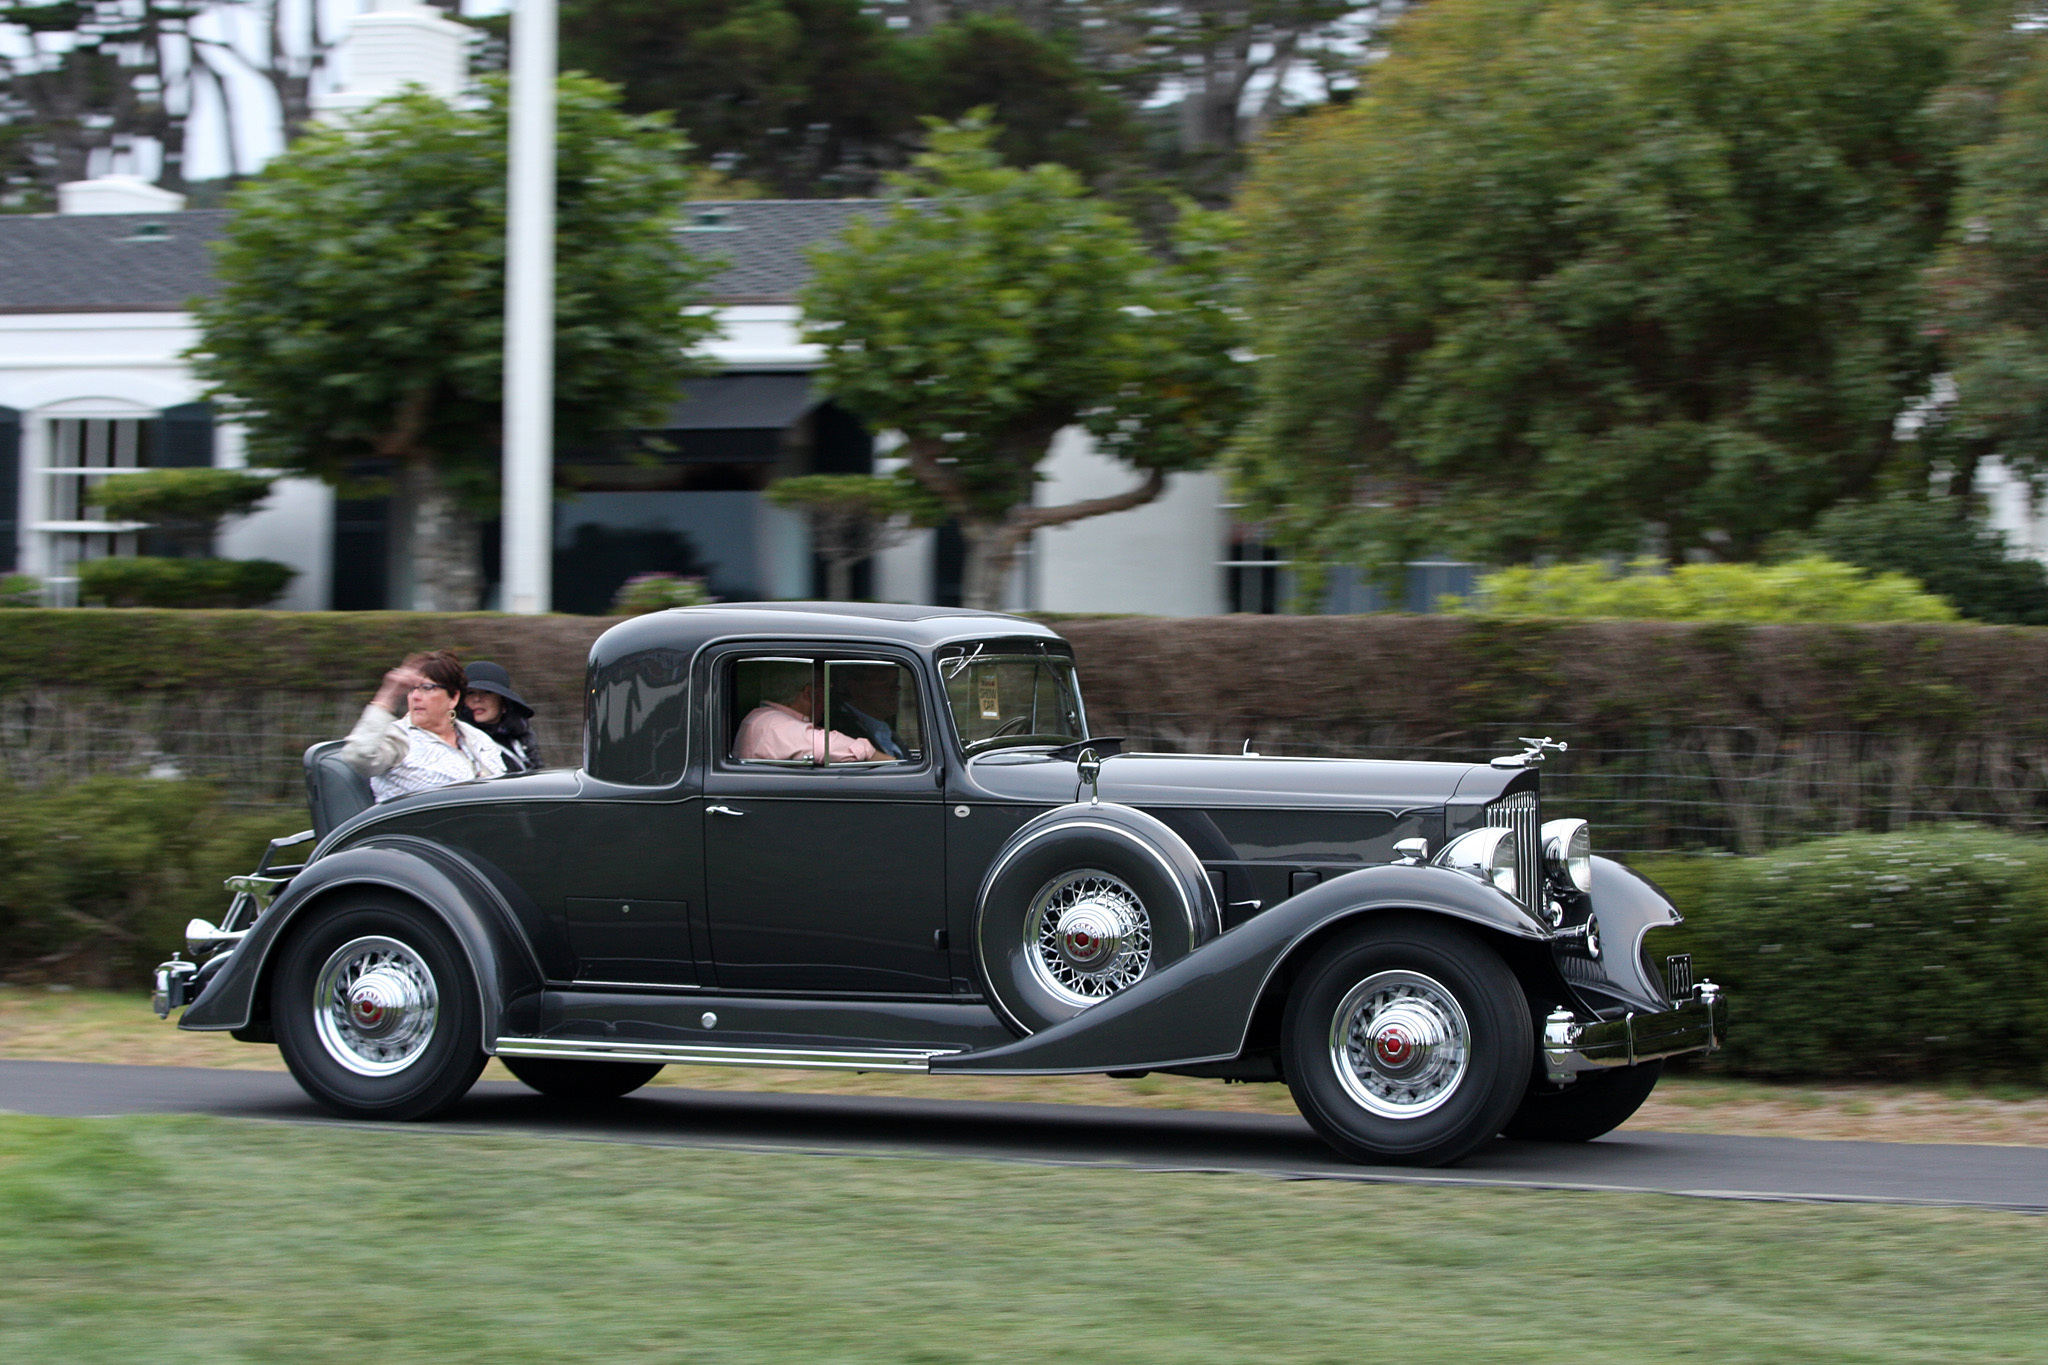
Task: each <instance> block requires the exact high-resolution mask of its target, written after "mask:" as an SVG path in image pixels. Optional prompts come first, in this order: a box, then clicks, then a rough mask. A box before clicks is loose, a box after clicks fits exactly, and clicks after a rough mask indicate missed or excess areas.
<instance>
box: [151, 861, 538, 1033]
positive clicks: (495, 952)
mask: <svg viewBox="0 0 2048 1365" xmlns="http://www.w3.org/2000/svg"><path fill="white" fill-rule="evenodd" d="M350 887H376V888H378V889H380V890H386V891H395V892H397V893H399V894H400V895H403V896H407V897H410V898H411V899H413V900H416V901H418V902H420V904H422V905H424V906H426V907H427V909H429V910H431V911H433V912H434V913H435V914H436V915H439V916H440V917H441V920H442V922H443V923H445V924H446V925H447V926H448V928H449V930H450V931H451V932H453V933H454V935H455V938H456V941H457V942H458V943H460V944H461V945H462V952H463V956H464V957H465V958H466V959H467V960H468V963H469V968H470V972H471V975H472V976H473V978H474V980H475V983H476V989H477V996H478V998H479V999H480V1000H481V1001H482V1002H483V1011H484V1012H483V1018H484V1039H485V1050H486V1051H488V1050H489V1049H490V1040H491V1039H493V1038H496V1037H498V1036H499V1035H500V1034H502V1033H508V1032H511V1033H518V1032H533V1031H535V1029H532V1028H527V1029H521V1028H519V1027H516V1026H515V1025H516V1023H517V1021H516V1020H514V1019H510V1018H508V1009H511V1010H516V1009H517V1008H518V1006H519V1005H520V1004H521V1002H524V1001H532V1002H538V1000H539V998H540V991H541V989H542V985H543V981H544V978H543V975H542V972H541V967H540V961H539V959H538V958H537V957H536V956H535V955H534V951H533V947H532V945H531V944H529V943H528V942H527V941H526V938H525V936H524V934H522V933H521V932H520V930H519V928H518V922H517V920H516V919H514V917H513V915H512V911H511V908H510V907H509V906H507V905H506V904H505V903H504V899H503V897H501V896H500V895H499V894H498V891H497V889H496V888H495V887H493V886H492V885H491V884H490V882H489V880H488V879H487V878H485V877H484V876H483V875H481V874H480V873H479V872H478V871H477V870H476V869H475V868H472V867H470V866H469V865H468V864H467V863H466V862H464V861H463V859H462V858H461V857H460V856H459V855H457V854H455V853H453V852H451V851H449V850H448V849H446V848H443V847H442V846H441V845H439V844H435V843H431V842H429V841H427V840H425V839H419V838H414V837H412V836H410V835H399V834H392V835H385V836H382V837H381V838H371V839H368V840H365V841H364V842H363V843H360V844H357V845H354V846H353V847H350V848H346V849H343V850H342V851H341V852H339V853H334V854H330V855H329V856H327V857H325V858H321V859H320V860H318V861H317V862H315V863H313V864H312V865H311V866H309V867H307V868H306V870H305V871H303V872H301V873H299V874H298V875H297V876H296V877H294V878H292V884H291V886H290V887H288V888H287V889H286V891H285V894H284V895H282V896H280V897H279V898H278V899H277V900H276V901H275V902H274V903H273V904H272V905H271V907H270V908H269V909H268V910H266V911H264V912H263V914H262V915H261V916H259V917H258V919H257V921H256V923H255V925H254V926H253V927H252V928H251V929H250V930H249V933H248V935H247V936H246V937H244V938H243V939H242V941H241V943H240V944H238V945H237V946H236V948H235V950H234V955H233V956H232V957H231V958H230V959H229V960H228V963H227V965H226V966H225V967H223V968H221V969H220V970H219V971H218V972H216V973H215V974H214V976H213V979H212V980H211V981H209V982H208V983H207V986H206V989H205V990H204V991H203V992H202V993H201V994H200V996H199V998H198V999H197V1000H195V1001H193V1002H192V1003H191V1005H189V1006H187V1007H186V1010H185V1013H184V1015H183V1016H182V1017H181V1018H180V1019H179V1020H178V1027H179V1028H182V1029H193V1030H195V1031H217V1030H224V1029H241V1028H247V1027H248V1026H249V1024H250V1022H251V1021H252V1019H253V1018H254V1017H255V1013H256V1010H255V1006H256V1000H257V998H258V993H259V991H260V990H261V988H262V986H263V983H264V982H265V980H266V979H267V978H268V975H269V971H270V966H271V963H272V961H273V960H274V957H275V950H276V947H277V944H278V942H279V941H280V940H281V939H283V937H284V935H285V933H286V932H287V931H288V930H289V929H290V928H291V926H292V924H293V923H295V922H296V921H297V920H298V918H299V917H300V916H301V915H302V914H304V913H305V912H306V910H307V907H309V906H312V905H315V904H317V903H318V902H319V901H321V900H323V899H324V898H326V897H327V896H330V895H332V894H334V893H336V892H339V891H343V890H346V889H348V888H350ZM534 1022H535V1023H536V1024H537V1022H538V1021H537V1020H536V1021H534Z"/></svg>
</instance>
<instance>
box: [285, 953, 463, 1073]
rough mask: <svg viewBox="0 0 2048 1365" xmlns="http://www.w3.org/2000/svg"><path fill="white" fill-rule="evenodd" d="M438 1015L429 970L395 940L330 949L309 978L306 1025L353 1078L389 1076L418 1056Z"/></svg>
mask: <svg viewBox="0 0 2048 1365" xmlns="http://www.w3.org/2000/svg"><path fill="white" fill-rule="evenodd" d="M440 1016H441V995H440V992H439V990H438V989H437V988H436V987H435V985H434V974H433V973H432V972H431V971H428V970H427V964H426V963H425V962H423V961H421V959H420V955H419V954H418V953H416V952H414V951H413V950H412V949H411V948H409V947H407V946H406V945H405V944H403V943H400V942H399V941H398V940H397V939H395V938H359V939H354V940H352V941H350V942H348V943H344V944H342V945H341V947H339V948H336V949H335V950H334V953H333V955H332V956H330V957H329V958H328V959H327V964H326V965H325V966H323V967H322V968H321V969H320V975H319V976H318V977H317V978H315V980H314V983H313V1027H314V1031H315V1032H317V1033H318V1034H319V1035H320V1043H321V1046H323V1047H325V1048H326V1049H327V1055H328V1056H330V1057H332V1058H333V1059H334V1060H335V1061H336V1062H339V1063H340V1064H341V1065H342V1066H344V1067H347V1068H348V1069H349V1070H350V1071H353V1072H355V1073H356V1074H357V1075H359V1076H390V1075H395V1074H396V1073H398V1072H400V1071H403V1070H405V1069H406V1068H407V1067H408V1066H411V1065H412V1064H413V1063H414V1062H415V1061H417V1060H418V1059H419V1055H420V1054H421V1053H422V1052H424V1051H425V1050H426V1047H427V1044H428V1043H429V1042H431V1041H432V1040H433V1037H434V1025H435V1023H436V1021H437V1020H439V1018H440Z"/></svg>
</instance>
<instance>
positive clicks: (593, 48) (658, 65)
mask: <svg viewBox="0 0 2048 1365" xmlns="http://www.w3.org/2000/svg"><path fill="white" fill-rule="evenodd" d="M562 65H563V67H564V68H565V69H580V70H584V71H593V72H596V73H597V74H599V75H601V76H603V77H604V78H605V79H606V80H609V81H614V82H617V83H618V85H619V86H620V88H621V90H622V92H623V95H624V98H625V103H626V107H627V108H628V109H630V110H632V111H634V112H635V113H654V112H658V111H667V112H669V113H671V114H672V115H673V116H674V119H675V122H676V126H677V127H679V128H681V129H682V130H683V131H684V132H685V133H687V134H688V135H689V138H690V141H691V142H692V144H694V146H695V148H696V151H697V154H698V155H700V156H703V157H706V158H709V159H710V160H711V162H712V164H713V165H715V166H717V167H719V168H721V169H723V170H726V171H728V172H730V173H731V174H733V175H737V176H739V177H741V178H742V179H744V180H749V181H752V182H755V183H757V184H759V185H761V186H763V187H764V188H766V189H767V190H768V191H769V192H771V193H773V194H776V195H782V196H788V197H796V198H808V197H811V196H819V195H822V196H827V197H830V196H835V195H839V196H850V195H860V194H864V193H867V192H869V191H870V190H871V189H872V187H873V184H874V182H875V177H876V176H877V174H878V173H879V172H880V170H882V169H886V168H887V167H890V166H893V165H896V164H898V163H899V161H900V159H901V157H902V147H901V142H902V140H903V139H905V138H906V137H907V136H909V135H911V134H914V133H915V132H916V129H917V122H916V115H917V108H916V103H915V99H914V97H913V95H912V93H911V92H912V90H913V88H914V80H913V74H912V71H911V68H910V64H909V63H908V62H907V61H906V53H905V52H904V50H903V48H902V45H901V44H900V43H899V42H898V41H897V40H896V39H895V38H894V37H893V36H892V35H891V34H890V32H889V30H888V29H887V27H886V26H885V25H884V24H883V23H882V21H881V20H880V19H879V18H878V17H876V16H874V15H872V14H870V13H868V12H866V11H865V9H864V8H863V6H862V5H861V4H860V3H859V0H569V2H568V3H566V4H564V5H563V6H562Z"/></svg>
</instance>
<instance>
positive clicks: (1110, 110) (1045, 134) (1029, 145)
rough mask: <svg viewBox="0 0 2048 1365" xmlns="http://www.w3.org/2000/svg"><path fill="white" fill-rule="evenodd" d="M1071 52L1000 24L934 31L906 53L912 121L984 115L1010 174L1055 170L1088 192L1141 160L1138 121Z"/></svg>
mask: <svg viewBox="0 0 2048 1365" xmlns="http://www.w3.org/2000/svg"><path fill="white" fill-rule="evenodd" d="M1077 46H1078V45H1077V44H1075V43H1072V42H1069V41H1064V40H1062V39H1060V38H1057V37H1047V36H1044V35H1041V34H1039V33H1035V32H1033V31H1032V30H1031V29H1030V28H1029V27H1027V26H1026V25H1025V24H1023V23H1022V22H1020V21H1019V20H1017V19H1015V18H1012V17H1009V16H1006V15H985V14H968V15H965V16H964V17H962V18H960V19H959V20H957V21H956V22H953V23H948V24H942V25H940V26H939V27H937V28H935V29H933V30H932V31H931V32H930V33H928V34H925V35H923V36H921V37H919V38H916V39H913V40H911V41H910V43H909V45H908V57H909V61H910V70H911V72H912V79H913V82H914V92H915V97H916V100H917V108H918V112H920V113H923V114H926V115H929V116H933V117H937V118H941V119H947V120H958V119H962V118H965V117H966V116H968V115H969V114H971V113H973V112H974V111H975V110H977V109H986V110H988V111H989V115H990V119H991V121H992V122H993V123H994V124H995V126H996V127H997V129H998V130H999V131H998V132H997V134H996V141H995V148H996V150H997V151H998V152H1000V153H1002V156H1003V159H1004V160H1005V161H1007V162H1009V163H1010V164H1011V165H1013V166H1035V165H1037V164H1039V163H1040V162H1043V161H1057V162H1059V163H1060V164H1061V165H1063V166H1068V167H1071V168H1072V169H1073V170H1075V171H1076V172H1078V173H1079V174H1080V175H1081V176H1082V177H1083V178H1084V179H1086V180H1089V181H1091V182H1099V181H1102V180H1104V179H1107V178H1110V177H1111V176H1113V175H1114V174H1116V173H1117V172H1118V171H1119V170H1121V169H1123V168H1125V167H1126V166H1127V165H1128V164H1129V163H1131V162H1132V161H1134V160H1135V159H1136V158H1137V157H1139V156H1140V155H1142V148H1141V146H1140V143H1139V130H1138V128H1137V119H1136V117H1135V114H1134V111H1133V110H1132V109H1131V108H1130V107H1129V105H1127V104H1126V102H1125V100H1124V99H1122V98H1120V97H1119V92H1118V91H1117V90H1115V89H1114V88H1112V87H1111V86H1110V85H1109V84H1108V83H1107V82H1106V81H1104V80H1103V79H1102V78H1101V76H1100V75H1099V74H1098V73H1096V72H1094V71H1091V70H1090V68H1089V67H1088V65H1087V63H1086V60H1085V58H1084V56H1083V55H1082V53H1081V52H1079V51H1077V50H1076V49H1077Z"/></svg>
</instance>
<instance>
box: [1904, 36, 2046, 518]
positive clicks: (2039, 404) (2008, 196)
mask: <svg viewBox="0 0 2048 1365" xmlns="http://www.w3.org/2000/svg"><path fill="white" fill-rule="evenodd" d="M2005 27H2006V29H2007V31H2006V32H2004V33H2002V34H2001V35H2000V36H1999V38H1998V39H1997V40H1996V41H1994V42H1992V43H1990V44H1988V45H1987V46H1988V47H1989V49H1990V52H1991V53H1992V54H1994V55H1993V58H1992V59H1991V60H1987V61H1985V62H1984V63H1983V65H1984V66H1985V68H1986V69H1985V70H1983V71H1981V72H1978V73H1974V74H1977V75H1978V76H1979V83H1978V84H1977V85H1976V86H1975V87H1974V88H1971V89H1968V90H1967V91H1965V92H1962V93H1963V94H1966V95H1967V96H1968V98H1966V99H1965V98H1959V99H1958V100H1956V101H1955V102H1954V103H1955V104H1956V105H1957V106H1958V113H1957V114H1956V115H1955V116H1956V117H1957V118H1958V119H1959V121H1963V122H1964V123H1965V126H1966V127H1967V129H1968V131H1969V132H1970V133H1971V134H1973V137H1972V141H1973V142H1974V143H1975V144H1976V145H1973V146H1971V147H1970V148H1969V149H1968V150H1967V151H1965V152H1964V153H1963V154H1962V158H1961V170H1962V186H1961V189H1960V191H1959V193H1958V194H1957V196H1956V205H1955V212H1954V217H1953V222H1952V226H1951V230H1950V234H1949V240H1948V242H1947V244H1946V246H1945V247H1944V248H1943V251H1942V254H1941V259H1940V262H1939V265H1938V267H1937V268H1936V269H1935V270H1934V271H1933V272H1932V276H1931V279H1932V284H1933V290H1932V294H1933V300H1932V302H1933V305H1934V306H1933V313H1934V317H1933V319H1932V330H1933V331H1934V332H1935V334H1936V335H1938V336H1940V337H1941V338H1942V341H1943V348H1944V353H1945V358H1946V360H1947V362H1948V371H1949V374H1950V377H1951V378H1952V379H1953V381H1954V384H1955V401H1954V403H1953V404H1952V405H1950V406H1948V407H1947V408H1946V409H1939V410H1937V411H1936V412H1934V413H1933V414H1931V415H1932V417H1933V418H1934V420H1933V422H1932V424H1931V430H1930V432H1929V435H1930V438H1931V440H1930V443H1931V444H1932V445H1933V447H1934V449H1935V451H1936V452H1937V453H1938V456H1940V457H1945V461H1944V462H1945V463H1947V464H1948V465H1949V466H1950V472H1951V473H1952V475H1954V476H1956V477H1955V478H1954V486H1955V488H1956V491H1958V492H1964V491H1967V490H1968V488H1969V484H1970V475H1971V471H1972V469H1973V468H1974V466H1975V464H1976V462H1977V461H1978V460H1980V459H1982V458H1983V457H1985V456H1987V455H1992V454H1996V455H1998V456H1999V457H2001V458H2002V459H2004V460H2005V461H2006V462H2007V463H2008V464H2010V465H2012V466H2014V467H2016V468H2018V469H2021V470H2024V471H2026V472H2027V473H2029V474H2032V475H2035V476H2039V475H2042V474H2048V269H2044V262H2048V47H2044V45H2043V40H2042V35H2041V33H2040V29H2039V25H2038V24H2028V25H2026V26H2025V28H2024V29H2023V30H2021V31H2019V32H2012V31H2010V26H2009V25H2007V26H2005Z"/></svg>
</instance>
